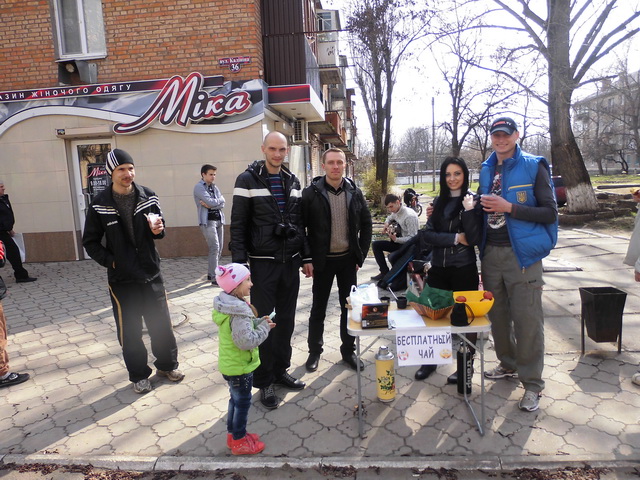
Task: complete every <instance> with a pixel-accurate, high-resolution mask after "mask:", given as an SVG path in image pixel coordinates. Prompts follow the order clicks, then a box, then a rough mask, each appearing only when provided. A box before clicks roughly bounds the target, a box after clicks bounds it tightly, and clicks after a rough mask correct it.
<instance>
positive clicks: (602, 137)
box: [573, 78, 617, 175]
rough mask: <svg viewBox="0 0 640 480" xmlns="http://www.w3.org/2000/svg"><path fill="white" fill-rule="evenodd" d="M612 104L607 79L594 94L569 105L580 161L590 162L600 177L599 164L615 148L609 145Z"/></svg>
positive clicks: (609, 156)
mask: <svg viewBox="0 0 640 480" xmlns="http://www.w3.org/2000/svg"><path fill="white" fill-rule="evenodd" d="M614 100H615V93H614V92H613V90H612V88H611V80H610V79H608V78H607V79H605V80H603V81H602V85H598V87H597V89H596V92H595V93H594V94H592V95H589V96H588V97H586V98H583V99H581V100H579V101H578V102H575V103H574V105H573V109H574V127H575V128H576V140H577V142H578V145H579V146H580V150H581V152H582V154H583V156H584V159H585V160H590V161H592V162H594V163H595V164H596V166H597V167H598V173H599V174H600V175H603V174H604V173H605V169H604V166H603V163H604V162H605V161H606V160H609V159H611V158H613V156H614V155H615V152H616V148H617V147H616V145H615V144H614V143H613V141H614V137H615V135H614V130H615V129H616V128H615V123H616V122H615V119H614V118H613V112H614V111H615V110H616V109H615V108H612V107H613V104H612V102H613V101H614Z"/></svg>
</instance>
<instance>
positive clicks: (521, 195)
mask: <svg viewBox="0 0 640 480" xmlns="http://www.w3.org/2000/svg"><path fill="white" fill-rule="evenodd" d="M516 199H517V200H518V203H526V202H527V192H526V191H524V190H523V191H521V192H517V193H516Z"/></svg>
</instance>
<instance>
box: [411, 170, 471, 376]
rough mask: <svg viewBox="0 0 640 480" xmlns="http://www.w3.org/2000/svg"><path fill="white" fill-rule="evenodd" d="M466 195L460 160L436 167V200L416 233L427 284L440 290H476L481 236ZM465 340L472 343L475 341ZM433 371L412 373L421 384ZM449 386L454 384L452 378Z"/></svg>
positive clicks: (465, 174) (466, 179)
mask: <svg viewBox="0 0 640 480" xmlns="http://www.w3.org/2000/svg"><path fill="white" fill-rule="evenodd" d="M477 203H478V202H477V201H476V200H474V195H473V193H472V192H470V191H469V169H468V168H467V164H466V163H465V161H464V160H463V159H462V158H458V157H447V158H446V159H445V160H444V162H442V165H441V166H440V196H438V197H436V199H435V200H434V205H433V213H432V214H431V215H430V216H429V219H428V220H427V225H426V227H425V229H424V230H421V231H420V232H419V235H420V243H421V246H422V248H423V249H424V248H425V247H428V246H431V247H432V251H431V268H430V269H429V272H428V274H427V284H428V285H429V286H430V287H432V288H440V289H442V290H452V291H462V290H477V289H478V284H479V278H478V266H477V263H476V253H475V249H474V246H475V245H477V244H478V243H479V242H480V238H481V235H482V216H481V210H480V209H479V208H475V207H476V205H477ZM471 337H472V335H469V340H470V341H472V342H474V343H475V340H476V338H475V337H474V338H471ZM435 369H436V366H435V365H423V366H421V367H420V369H419V370H418V371H417V372H416V374H415V377H416V379H417V380H423V379H425V378H427V377H428V376H429V375H431V374H432V373H433V372H434V371H435ZM447 381H448V382H449V383H455V382H456V374H453V375H451V376H450V377H449V378H448V380H447Z"/></svg>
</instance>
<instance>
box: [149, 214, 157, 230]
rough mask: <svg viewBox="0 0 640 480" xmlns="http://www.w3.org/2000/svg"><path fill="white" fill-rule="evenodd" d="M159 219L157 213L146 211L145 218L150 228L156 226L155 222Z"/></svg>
mask: <svg viewBox="0 0 640 480" xmlns="http://www.w3.org/2000/svg"><path fill="white" fill-rule="evenodd" d="M159 219H160V215H158V214H157V213H147V220H149V225H150V226H151V229H154V228H156V222H157V221H158V220H159Z"/></svg>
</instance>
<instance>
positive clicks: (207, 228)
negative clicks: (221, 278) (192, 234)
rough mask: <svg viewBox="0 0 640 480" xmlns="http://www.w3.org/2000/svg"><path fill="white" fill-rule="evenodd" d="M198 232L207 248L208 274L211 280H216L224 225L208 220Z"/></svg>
mask: <svg viewBox="0 0 640 480" xmlns="http://www.w3.org/2000/svg"><path fill="white" fill-rule="evenodd" d="M200 231H202V234H203V235H204V238H205V240H206V241H207V246H208V247H209V267H208V272H207V273H208V274H209V276H210V277H211V280H214V279H215V278H216V267H217V266H218V260H219V259H220V255H222V247H223V245H222V243H223V241H224V225H222V222H221V221H218V220H209V221H207V224H206V225H200Z"/></svg>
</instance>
